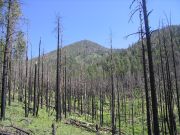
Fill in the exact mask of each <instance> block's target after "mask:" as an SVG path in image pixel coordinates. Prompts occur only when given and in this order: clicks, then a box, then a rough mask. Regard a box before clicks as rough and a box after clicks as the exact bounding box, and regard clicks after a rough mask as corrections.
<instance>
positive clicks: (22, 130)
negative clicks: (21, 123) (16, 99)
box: [7, 125, 31, 135]
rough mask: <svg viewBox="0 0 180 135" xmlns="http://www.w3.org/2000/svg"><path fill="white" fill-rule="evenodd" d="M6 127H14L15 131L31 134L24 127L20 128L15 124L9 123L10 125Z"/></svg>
mask: <svg viewBox="0 0 180 135" xmlns="http://www.w3.org/2000/svg"><path fill="white" fill-rule="evenodd" d="M7 127H11V128H14V129H16V130H17V131H20V132H21V133H24V134H26V135H30V134H31V133H30V132H28V131H25V130H24V129H21V128H19V127H16V126H13V125H11V126H7Z"/></svg>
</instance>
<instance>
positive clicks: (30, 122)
mask: <svg viewBox="0 0 180 135" xmlns="http://www.w3.org/2000/svg"><path fill="white" fill-rule="evenodd" d="M53 122H55V116H54V113H53V114H52V115H48V113H47V112H46V111H45V109H40V111H39V116H38V117H37V118H35V117H33V116H32V115H31V114H30V115H29V117H28V118H25V117H24V109H23V104H21V103H12V105H11V106H10V107H9V106H7V109H6V120H5V121H2V122H0V127H1V128H2V127H4V126H10V125H15V126H17V127H19V128H22V129H24V130H27V131H32V133H34V134H36V135H49V134H52V128H51V125H52V123H53ZM55 125H56V127H57V130H56V132H57V135H95V133H91V132H88V131H85V130H84V129H81V128H76V127H74V126H71V125H66V124H64V123H63V121H62V122H60V123H55Z"/></svg>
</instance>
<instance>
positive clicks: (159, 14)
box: [22, 0, 180, 56]
mask: <svg viewBox="0 0 180 135" xmlns="http://www.w3.org/2000/svg"><path fill="white" fill-rule="evenodd" d="M131 2H132V0H29V1H25V0H23V2H22V3H23V4H22V10H23V15H24V17H25V18H27V19H28V20H29V40H30V42H31V44H32V49H33V55H34V56H37V54H38V43H39V39H40V37H41V38H42V46H43V48H44V50H45V52H50V51H52V50H55V49H56V45H57V40H56V32H55V27H56V23H55V22H56V16H57V15H60V16H61V17H62V25H63V45H68V44H70V43H73V42H76V41H79V40H83V39H87V40H91V41H94V42H97V43H99V44H101V45H103V46H105V47H109V33H110V29H111V30H112V33H113V47H114V48H127V47H128V46H129V45H130V44H132V43H133V42H136V41H137V36H131V37H129V38H128V39H125V36H126V35H129V34H131V33H134V32H137V30H138V25H139V22H138V17H137V16H134V17H133V22H128V20H129V18H130V12H131V10H130V9H129V6H130V4H131ZM179 6H180V1H179V0H148V10H149V11H150V10H153V12H152V14H151V15H150V25H151V29H156V28H157V27H158V26H159V20H163V19H164V18H165V14H167V15H169V14H170V13H171V15H172V24H180V8H179ZM25 27H26V26H24V30H25Z"/></svg>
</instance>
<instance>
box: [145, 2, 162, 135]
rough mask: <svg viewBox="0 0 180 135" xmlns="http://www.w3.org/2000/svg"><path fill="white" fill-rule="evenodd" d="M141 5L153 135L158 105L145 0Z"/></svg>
mask: <svg viewBox="0 0 180 135" xmlns="http://www.w3.org/2000/svg"><path fill="white" fill-rule="evenodd" d="M142 6H143V7H142V8H143V15H144V25H145V31H146V44H147V51H148V61H149V75H150V87H151V98H152V113H153V131H154V135H159V134H160V133H159V120H158V105H157V97H156V87H155V77H154V66H153V59H152V50H151V36H150V30H149V22H148V13H147V7H146V0H142Z"/></svg>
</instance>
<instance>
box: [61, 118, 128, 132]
mask: <svg viewBox="0 0 180 135" xmlns="http://www.w3.org/2000/svg"><path fill="white" fill-rule="evenodd" d="M64 123H65V124H68V125H74V126H76V127H80V128H84V129H85V130H87V131H90V132H103V133H111V132H112V129H111V128H108V127H98V126H97V125H96V124H93V123H87V122H84V121H79V120H75V119H68V120H66V121H65V122H64ZM97 127H98V128H97ZM116 133H118V130H116ZM121 134H125V133H123V132H121Z"/></svg>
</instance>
